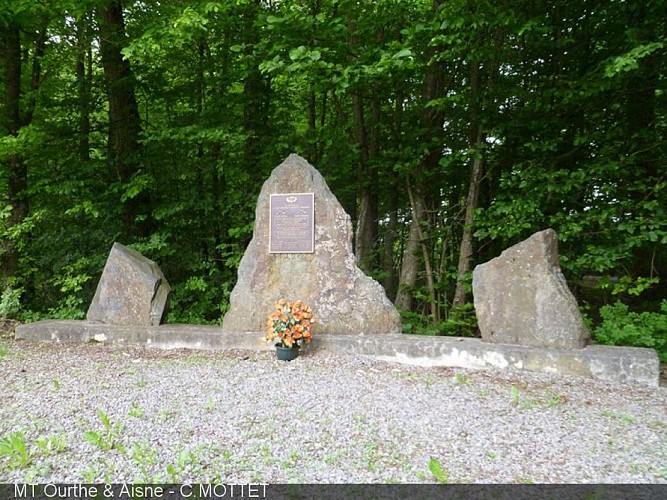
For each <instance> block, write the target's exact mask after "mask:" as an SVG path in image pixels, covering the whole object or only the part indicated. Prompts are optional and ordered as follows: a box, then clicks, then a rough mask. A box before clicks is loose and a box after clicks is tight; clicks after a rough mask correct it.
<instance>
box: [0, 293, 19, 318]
mask: <svg viewBox="0 0 667 500" xmlns="http://www.w3.org/2000/svg"><path fill="white" fill-rule="evenodd" d="M22 293H23V290H22V289H21V288H12V287H10V286H8V287H6V288H5V289H4V290H3V291H2V295H1V296H0V318H2V319H16V318H17V317H18V315H19V311H20V310H21V294H22Z"/></svg>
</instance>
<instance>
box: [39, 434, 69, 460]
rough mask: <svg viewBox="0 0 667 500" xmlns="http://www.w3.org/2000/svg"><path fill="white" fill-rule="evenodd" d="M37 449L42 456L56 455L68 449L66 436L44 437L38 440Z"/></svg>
mask: <svg viewBox="0 0 667 500" xmlns="http://www.w3.org/2000/svg"><path fill="white" fill-rule="evenodd" d="M36 444H37V447H38V448H39V450H40V452H41V454H42V455H45V456H48V455H56V454H58V453H62V452H64V451H65V450H66V449H67V440H66V439H65V436H62V435H61V436H43V437H40V438H39V439H37V442H36Z"/></svg>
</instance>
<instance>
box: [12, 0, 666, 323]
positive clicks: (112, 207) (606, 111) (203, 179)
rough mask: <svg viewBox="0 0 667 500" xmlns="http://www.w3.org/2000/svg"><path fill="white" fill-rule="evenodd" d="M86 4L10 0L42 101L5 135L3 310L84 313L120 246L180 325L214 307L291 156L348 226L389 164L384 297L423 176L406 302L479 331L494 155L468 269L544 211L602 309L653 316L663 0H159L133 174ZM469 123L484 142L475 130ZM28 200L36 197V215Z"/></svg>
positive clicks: (129, 12)
mask: <svg viewBox="0 0 667 500" xmlns="http://www.w3.org/2000/svg"><path fill="white" fill-rule="evenodd" d="M6 3H7V2H6ZM434 4H435V5H434ZM3 5H4V4H3ZM436 6H437V8H434V7H436ZM94 7H95V2H28V1H26V0H10V1H9V2H8V3H7V5H6V6H4V7H2V8H0V17H2V20H3V23H7V22H9V21H14V22H17V23H18V25H19V26H20V32H21V44H22V46H21V54H22V56H21V63H22V68H21V69H22V75H23V81H22V86H21V92H22V95H21V99H20V103H19V104H20V108H21V109H20V110H19V111H20V113H19V114H20V115H21V118H28V117H29V118H31V120H23V121H22V123H26V122H27V121H29V122H30V123H29V125H26V126H21V127H19V130H18V132H17V133H16V134H9V133H7V132H6V131H5V129H3V131H0V239H2V240H3V241H2V243H3V246H2V247H0V259H4V258H5V257H6V255H5V254H4V253H3V250H4V249H5V248H7V247H6V245H10V246H13V247H14V248H16V249H18V251H19V255H20V259H19V263H18V269H16V270H15V271H13V272H14V273H15V275H14V276H12V277H11V279H10V280H9V281H7V282H6V283H5V282H3V283H2V284H1V289H2V296H0V316H5V317H12V318H19V319H22V320H35V319H41V318H46V317H49V318H54V317H55V318H70V319H73V318H82V317H83V316H84V315H85V309H86V306H87V304H89V303H90V301H91V299H92V297H93V294H94V292H95V286H96V283H97V279H98V278H99V276H100V274H101V272H102V269H103V266H104V262H105V259H106V257H107V255H108V252H109V249H110V247H111V244H112V243H113V242H114V241H120V242H121V243H123V244H126V245H131V246H132V247H133V248H136V249H138V250H139V251H141V252H142V253H144V254H145V255H146V256H147V257H149V258H151V259H153V260H155V261H156V262H158V264H159V265H160V266H161V268H162V270H163V271H164V272H165V275H166V276H167V279H168V280H169V282H170V284H171V286H172V290H173V297H172V301H171V308H170V313H169V316H168V321H170V322H192V323H216V322H219V321H220V318H221V316H222V315H223V314H224V312H225V311H226V309H227V307H228V300H229V294H230V291H231V290H232V288H233V286H234V282H235V280H236V271H237V268H238V262H239V259H240V257H241V255H242V253H243V250H244V248H245V247H246V245H247V243H248V242H249V240H250V237H251V233H252V221H253V217H254V209H255V200H256V197H257V194H258V192H259V189H260V188H261V185H262V182H263V181H264V180H265V179H266V177H267V176H268V175H269V173H270V172H271V170H272V169H273V168H274V167H275V166H276V165H277V164H278V163H280V161H282V160H283V159H284V158H285V157H286V156H287V154H288V153H291V152H297V153H299V154H302V155H303V156H305V157H306V158H307V159H308V160H309V161H311V163H313V164H314V165H315V166H316V167H317V168H318V169H319V170H320V171H321V172H322V173H323V174H324V175H325V177H326V179H327V183H328V184H329V186H330V187H331V189H332V191H333V192H334V193H335V194H336V196H337V197H338V199H339V200H340V201H341V203H342V204H343V206H344V207H345V209H346V211H347V212H348V213H350V214H351V215H352V219H353V222H354V223H356V222H358V219H359V215H360V213H361V210H360V208H361V200H362V199H363V198H364V196H365V195H366V194H368V193H366V192H365V191H364V189H365V188H367V187H368V186H366V185H365V184H367V183H366V182H365V181H364V175H365V174H366V173H371V172H372V173H373V174H374V175H376V177H377V182H372V184H373V190H374V192H372V193H371V196H370V198H369V199H371V200H373V203H374V204H375V206H374V207H373V208H374V209H375V211H376V213H375V214H374V216H373V218H374V220H376V221H378V234H377V238H376V239H375V241H374V248H373V249H372V252H371V253H372V256H371V257H370V258H368V259H367V258H366V257H364V265H365V266H367V268H368V269H367V270H368V273H369V274H370V275H372V276H375V277H381V278H382V281H383V282H384V284H385V285H386V286H387V288H388V291H389V295H393V294H394V293H395V291H396V290H397V289H398V281H399V276H400V275H401V266H402V264H404V263H405V262H407V261H408V260H409V259H406V257H407V255H406V252H407V251H408V250H409V245H408V238H409V235H410V230H409V222H410V219H411V216H412V215H411V212H412V205H411V203H410V200H409V196H408V194H407V184H408V181H409V182H410V183H411V185H412V187H413V189H414V191H415V193H417V194H418V195H419V196H420V197H421V201H422V202H423V203H424V214H423V216H422V220H420V221H419V223H420V228H421V230H422V235H421V237H420V241H419V249H418V252H417V253H416V254H415V255H417V259H418V262H417V269H416V271H415V276H416V278H415V282H414V283H409V285H408V286H407V287H405V286H403V285H405V284H404V283H402V284H401V285H402V289H407V290H409V291H410V292H411V293H412V297H411V298H412V299H413V300H412V301H411V304H412V305H411V306H410V308H411V310H410V311H404V312H403V318H404V321H405V330H406V331H408V332H411V333H421V334H430V335H439V334H446V335H475V334H476V327H475V324H474V315H473V314H472V309H471V306H470V305H468V306H466V308H465V309H462V310H450V309H451V303H452V298H453V296H454V293H453V292H454V290H455V287H456V280H457V264H458V260H459V253H460V249H461V240H462V234H463V227H464V224H465V223H466V222H465V221H464V217H463V214H464V212H465V203H466V198H467V193H468V190H469V187H470V181H471V176H470V174H471V172H470V165H471V161H472V159H478V160H483V162H484V164H483V177H482V181H481V184H480V193H479V200H478V210H477V211H476V212H475V217H474V221H473V227H474V228H475V230H476V233H475V234H476V239H475V241H474V248H473V252H472V254H471V262H470V264H471V266H470V268H472V267H474V265H475V264H476V263H481V262H485V261H487V260H489V259H490V258H493V257H495V256H497V255H498V254H499V253H500V252H501V251H502V250H503V249H505V248H507V247H508V246H510V245H512V244H514V243H517V242H518V241H520V240H521V239H523V238H525V237H527V236H529V235H530V234H531V233H532V232H534V231H537V230H541V229H544V228H546V227H552V228H554V229H555V230H556V231H557V232H558V234H559V241H560V257H561V265H562V267H563V270H564V272H565V274H566V277H567V279H568V282H569V284H570V285H571V286H572V288H576V287H575V286H574V285H576V284H577V283H580V282H582V281H583V280H584V278H585V277H589V276H595V277H603V278H602V279H603V280H604V279H605V278H604V277H608V278H609V279H608V280H607V281H606V284H605V286H606V288H602V287H600V288H599V289H597V290H595V293H597V294H598V295H599V296H600V297H602V298H601V299H600V300H598V301H593V300H590V301H589V303H590V311H589V313H590V315H591V317H593V318H595V317H597V309H598V308H599V307H600V305H601V304H602V303H604V301H605V300H608V299H609V297H610V296H615V297H618V298H621V299H623V300H626V299H628V298H631V299H632V298H635V297H638V296H640V297H641V299H642V305H641V307H642V308H644V309H645V310H647V311H648V310H655V309H656V306H657V304H658V303H659V302H660V300H662V298H664V296H665V293H666V291H667V281H665V280H662V281H661V282H654V281H652V280H654V279H655V278H653V277H655V276H660V275H664V274H665V268H666V266H667V254H666V250H665V248H667V213H666V211H665V207H666V206H667V182H666V181H665V179H664V176H663V175H662V172H661V167H662V166H663V165H665V164H666V158H667V147H666V145H665V142H664V140H663V138H664V135H665V127H666V123H667V118H666V117H667V107H666V103H667V101H666V100H665V94H664V90H663V87H664V85H663V83H664V78H665V74H664V68H665V57H666V56H667V54H666V51H665V38H664V37H665V33H664V25H663V24H664V23H663V24H661V21H660V20H661V19H663V18H664V15H663V12H662V10H664V9H661V8H662V5H661V4H660V2H650V1H647V0H639V1H637V2H608V3H606V4H604V5H597V4H596V5H593V4H591V3H590V2H581V1H575V2H568V3H566V4H560V3H559V4H553V3H548V2H541V3H530V2H524V3H522V4H517V5H513V6H512V9H507V8H503V6H502V5H500V4H498V5H496V4H494V3H492V2H481V3H480V2H473V1H471V0H456V1H450V2H435V3H434V2H396V1H389V0H381V1H378V2H348V1H344V2H340V1H337V0H324V1H321V2H247V1H236V2H215V1H210V0H201V1H194V2H187V3H184V2H179V1H175V0H166V1H163V2H159V3H151V4H150V8H132V9H125V10H124V11H123V16H124V25H125V29H126V37H125V38H126V39H127V46H126V47H125V48H124V49H123V56H124V57H125V59H126V61H127V62H129V65H130V69H131V71H132V79H133V80H134V81H136V97H137V101H138V107H139V110H140V114H141V127H142V130H141V131H138V132H137V134H138V136H137V137H136V139H137V140H138V142H139V144H140V151H139V152H138V154H137V157H136V158H132V161H133V162H134V163H133V165H136V169H135V170H134V171H133V172H132V175H131V176H130V178H129V180H127V182H125V180H126V179H124V178H123V179H124V181H123V182H121V181H120V178H121V177H122V176H121V175H120V173H119V172H118V170H117V165H116V164H112V163H111V162H110V161H109V158H108V152H109V146H111V145H113V140H110V137H109V133H110V132H113V127H110V126H109V116H108V108H109V103H108V97H107V91H106V90H107V89H106V83H107V79H106V76H107V75H105V74H104V67H103V65H102V61H101V58H100V53H99V50H98V48H99V40H96V39H95V37H96V36H97V35H96V33H95V29H94V26H93V25H92V24H93V23H92V21H91V19H92V16H93V14H94ZM43 20H49V25H48V26H47V28H48V29H47V33H48V43H47V44H46V47H45V52H44V54H43V55H42V56H40V58H39V62H41V65H42V69H43V71H42V75H41V78H40V79H39V82H38V83H39V86H38V88H34V85H35V83H37V82H33V81H31V75H32V71H33V69H34V68H35V63H36V62H37V60H36V59H35V56H36V54H37V46H36V41H37V40H36V37H37V33H39V32H40V28H41V23H42V22H43ZM77 39H78V40H77ZM82 56H84V57H83V59H82ZM82 61H83V62H84V65H83V73H82V72H81V70H82V68H81V64H80V63H81V62H82ZM477 62H479V63H480V66H479V68H478V69H479V74H478V75H477V76H476V77H477V78H478V79H479V88H478V89H475V88H474V86H473V84H472V83H473V80H474V78H472V76H473V72H474V71H473V70H474V69H475V64H476V63H477ZM0 71H1V72H3V73H4V72H5V71H6V69H2V70H0ZM3 76H4V75H3ZM4 81H6V79H0V82H4ZM2 85H4V84H3V83H0V87H1V86H2ZM0 90H6V89H0ZM5 94H6V92H5ZM32 105H34V110H33V109H32ZM5 107H6V105H5V106H0V113H2V114H3V115H4V114H5V111H6V109H5ZM84 114H85V118H87V119H88V122H89V125H90V127H89V132H88V133H87V134H86V135H85V137H84V134H83V132H84V128H82V126H83V122H82V118H84V116H83V115H84ZM4 118H7V117H4ZM477 125H479V127H480V130H479V131H480V132H481V134H482V135H483V136H484V138H485V139H484V140H482V141H481V142H477V143H475V144H472V143H471V137H472V136H475V135H476V134H474V127H476V126H477ZM82 146H84V149H85V150H86V151H82V149H81V147H82ZM16 158H20V159H21V160H22V161H23V164H24V165H25V166H26V168H27V171H28V176H27V180H28V185H27V188H26V189H25V190H24V192H22V193H13V192H11V190H10V182H9V181H10V180H11V179H12V175H13V173H12V172H13V170H12V169H13V168H14V167H13V166H12V165H14V164H13V163H12V161H14V160H15V159H16ZM368 178H369V179H370V178H371V177H368ZM143 199H146V200H148V201H147V202H146V204H145V206H142V207H141V208H140V209H137V211H136V213H132V214H129V215H131V216H132V217H135V218H136V221H139V222H144V223H146V229H145V230H142V231H137V230H133V229H128V227H130V226H128V224H127V220H126V219H127V216H128V207H131V206H135V204H136V203H138V202H139V201H141V200H143ZM18 201H26V202H28V206H29V213H28V214H27V216H26V217H25V218H22V219H21V220H17V218H16V217H17V213H16V211H15V206H16V204H17V203H16V202H18ZM392 218H393V222H392V223H391V224H390V222H389V221H390V220H392ZM136 221H135V222H136ZM389 256H390V258H389ZM425 259H430V264H431V272H430V273H426V272H425V262H424V260H425ZM366 260H368V264H366ZM3 262H4V261H3ZM428 274H430V275H428ZM428 278H430V279H431V280H432V283H429V282H428ZM612 278H613V279H612ZM600 283H601V284H602V283H604V282H603V281H601V282H600ZM466 284H467V283H466ZM468 291H469V290H468ZM575 293H577V294H584V295H585V294H586V293H589V292H588V291H582V290H575ZM468 295H469V294H468ZM584 298H585V299H586V300H588V299H589V298H590V297H584ZM432 306H434V307H432ZM434 309H435V312H434Z"/></svg>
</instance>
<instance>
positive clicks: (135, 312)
mask: <svg viewBox="0 0 667 500" xmlns="http://www.w3.org/2000/svg"><path fill="white" fill-rule="evenodd" d="M170 292H171V287H170V286H169V283H168V282H167V280H166V278H165V277H164V275H163V274H162V271H161V270H160V268H159V267H158V265H157V264H156V263H155V262H153V261H152V260H150V259H147V258H146V257H144V256H143V255H141V254H140V253H139V252H137V251H136V250H133V249H131V248H128V247H126V246H124V245H121V244H120V243H114V244H113V247H112V248H111V252H110V253H109V257H108V258H107V263H106V265H105V266H104V271H103V272H102V277H101V278H100V281H99V283H98V284H97V290H96V292H95V296H94V297H93V301H92V302H91V304H90V307H89V308H88V314H87V315H86V319H88V320H89V321H100V322H102V323H107V324H111V325H135V326H150V325H159V324H160V323H161V322H162V319H163V317H164V316H165V314H166V310H167V303H168V300H169V293H170Z"/></svg>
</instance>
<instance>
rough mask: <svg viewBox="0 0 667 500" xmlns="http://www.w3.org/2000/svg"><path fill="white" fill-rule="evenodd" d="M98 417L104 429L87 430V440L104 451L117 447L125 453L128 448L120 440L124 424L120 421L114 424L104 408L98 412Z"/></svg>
mask: <svg viewBox="0 0 667 500" xmlns="http://www.w3.org/2000/svg"><path fill="white" fill-rule="evenodd" d="M97 418H99V419H100V422H102V427H103V428H102V431H101V432H98V431H86V432H85V434H84V436H85V438H86V441H88V442H89V443H91V444H93V445H95V446H97V447H98V448H99V449H100V450H102V451H109V450H113V449H116V450H118V451H120V452H121V453H122V454H123V455H125V454H126V453H127V450H126V449H125V447H124V446H123V445H122V444H121V443H120V442H118V440H119V439H120V435H121V433H122V431H123V425H122V424H121V423H120V422H116V423H114V424H112V423H111V420H110V419H109V415H107V414H106V413H104V412H103V411H102V410H99V411H98V412H97Z"/></svg>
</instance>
